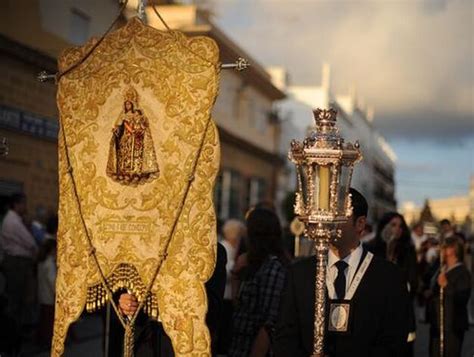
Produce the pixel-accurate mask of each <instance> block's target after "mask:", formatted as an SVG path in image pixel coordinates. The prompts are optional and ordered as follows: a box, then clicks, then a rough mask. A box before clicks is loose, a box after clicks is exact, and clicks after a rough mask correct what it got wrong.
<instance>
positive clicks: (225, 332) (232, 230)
mask: <svg viewBox="0 0 474 357" xmlns="http://www.w3.org/2000/svg"><path fill="white" fill-rule="evenodd" d="M222 235H223V239H222V241H221V244H222V246H223V247H224V248H225V251H226V254H227V264H226V266H225V269H226V283H225V292H224V301H223V305H222V312H221V316H220V319H219V320H220V321H219V339H218V351H219V353H220V354H227V351H228V349H229V345H230V340H231V338H232V335H231V331H232V314H233V300H234V298H235V294H236V292H235V291H233V289H232V271H233V269H234V266H235V261H236V259H237V257H238V255H239V254H238V253H239V251H240V247H241V246H242V244H243V239H244V236H245V235H246V232H245V225H244V224H243V223H242V222H241V221H239V220H237V219H229V220H228V221H226V222H225V223H224V226H223V227H222Z"/></svg>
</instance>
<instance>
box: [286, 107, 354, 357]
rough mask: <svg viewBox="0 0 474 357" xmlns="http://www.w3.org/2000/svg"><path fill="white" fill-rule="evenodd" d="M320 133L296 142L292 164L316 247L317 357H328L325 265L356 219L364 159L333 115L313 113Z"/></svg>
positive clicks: (299, 204) (299, 205)
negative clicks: (358, 169) (357, 169)
mask: <svg viewBox="0 0 474 357" xmlns="http://www.w3.org/2000/svg"><path fill="white" fill-rule="evenodd" d="M313 113H314V119H315V121H316V127H315V131H313V132H312V133H311V134H310V136H309V137H307V138H305V139H304V141H303V142H302V143H301V142H298V141H296V140H293V141H292V142H291V149H290V152H289V154H288V156H289V159H290V160H291V161H292V162H293V163H294V164H295V165H296V172H297V189H296V200H295V207H294V209H295V214H296V215H297V216H298V218H299V219H300V220H301V221H302V222H303V223H304V224H305V235H306V237H307V238H309V239H311V240H313V241H314V242H315V251H316V264H317V267H316V276H315V279H316V284H315V306H314V307H315V316H314V344H313V357H316V356H322V355H323V349H324V346H323V340H324V335H325V316H326V315H325V310H326V305H325V303H326V301H325V300H326V296H325V294H326V265H327V257H328V249H329V243H330V242H331V241H333V240H336V239H338V237H340V235H341V230H340V228H339V227H338V226H339V225H340V224H341V223H345V222H347V220H348V218H349V217H350V216H351V215H352V204H351V197H350V194H349V188H350V184H351V179H352V172H353V170H354V165H355V164H356V163H357V162H358V161H360V160H361V159H362V155H361V152H360V148H359V143H358V142H356V143H355V144H351V143H344V139H343V138H342V137H341V136H340V135H339V131H338V129H337V127H336V116H337V112H336V111H335V110H334V109H329V110H322V109H317V110H314V112H313Z"/></svg>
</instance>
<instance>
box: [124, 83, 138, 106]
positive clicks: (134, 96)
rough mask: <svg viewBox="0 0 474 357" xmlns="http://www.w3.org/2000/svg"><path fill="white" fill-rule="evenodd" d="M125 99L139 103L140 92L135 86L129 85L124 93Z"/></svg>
mask: <svg viewBox="0 0 474 357" xmlns="http://www.w3.org/2000/svg"><path fill="white" fill-rule="evenodd" d="M123 99H124V100H125V101H130V102H132V103H138V93H137V91H136V90H135V88H133V87H131V86H130V87H128V88H127V89H126V90H125V92H124V93H123Z"/></svg>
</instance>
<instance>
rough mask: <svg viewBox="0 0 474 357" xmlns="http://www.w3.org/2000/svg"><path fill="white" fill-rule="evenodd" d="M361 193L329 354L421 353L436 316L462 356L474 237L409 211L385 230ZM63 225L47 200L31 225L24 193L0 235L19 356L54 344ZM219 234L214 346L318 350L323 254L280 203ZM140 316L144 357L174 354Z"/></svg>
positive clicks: (5, 322) (343, 246) (251, 352)
mask: <svg viewBox="0 0 474 357" xmlns="http://www.w3.org/2000/svg"><path fill="white" fill-rule="evenodd" d="M351 194H352V202H353V208H354V210H353V212H354V213H353V216H352V217H351V218H350V219H349V221H348V222H347V223H346V224H344V225H342V226H341V237H340V238H339V239H338V240H336V241H334V242H333V243H332V244H331V245H330V250H329V259H328V265H327V280H326V287H327V297H328V299H327V300H328V308H327V310H328V313H329V315H328V320H329V322H328V326H327V336H326V340H325V355H327V356H331V357H339V356H348V355H351V356H407V357H409V356H414V343H415V341H416V338H417V335H416V331H417V323H419V322H420V321H421V322H423V323H428V324H430V340H429V344H430V346H429V351H430V356H431V357H438V356H439V351H440V324H443V325H444V329H443V331H444V351H445V353H444V357H457V356H460V355H461V349H462V345H463V339H464V334H465V332H466V330H467V329H468V327H469V317H468V308H467V306H468V301H469V298H470V295H471V286H472V281H471V273H470V270H471V266H470V264H466V263H465V262H466V261H468V259H467V257H470V255H471V251H470V246H469V243H470V241H469V240H467V239H466V237H465V236H464V235H463V234H462V233H459V232H457V231H456V229H455V227H454V226H453V225H452V224H451V223H450V222H449V221H448V220H446V219H445V220H442V221H441V222H439V233H438V234H431V235H427V234H425V233H424V225H423V223H422V222H420V223H417V224H415V225H414V226H413V227H412V229H411V230H410V228H409V226H408V225H407V223H406V221H405V219H404V217H403V216H402V215H401V214H399V213H397V212H388V213H386V214H385V215H384V216H383V217H382V218H381V219H380V220H379V222H374V223H375V224H374V225H373V227H375V229H373V228H372V225H369V223H368V222H367V217H368V210H369V207H368V204H367V202H366V200H365V198H364V197H363V196H362V195H361V194H360V193H359V192H357V191H356V190H353V189H351ZM56 230H57V217H56V216H55V215H50V216H49V217H48V216H47V214H46V212H45V211H44V210H42V209H40V210H38V212H37V214H36V217H35V220H33V221H31V222H29V221H28V220H27V215H26V197H25V196H24V195H14V196H12V198H11V201H10V206H9V209H8V211H7V212H6V213H5V215H4V216H3V218H2V222H1V233H0V252H1V258H0V262H1V263H0V274H1V276H2V277H3V280H4V283H3V284H1V283H0V299H1V301H0V321H1V323H0V353H2V352H4V353H11V355H12V356H13V355H15V353H17V352H18V351H19V348H20V345H21V343H22V338H24V336H25V335H26V336H27V335H28V334H29V335H30V336H31V334H32V331H35V332H34V338H35V339H37V341H38V343H39V344H40V345H42V346H44V347H45V348H47V347H48V346H49V344H50V341H51V336H52V322H53V316H54V281H55V272H56V262H55V255H56V240H55V236H56ZM219 235H220V238H219V243H218V249H217V263H216V269H215V272H214V275H213V276H212V277H211V279H210V280H209V281H208V283H207V284H206V291H207V295H208V315H207V324H208V326H209V330H210V333H211V340H212V352H213V355H215V356H218V355H222V356H229V357H231V356H232V357H233V356H238V357H241V356H252V357H257V356H277V357H278V356H281V357H286V356H309V355H311V354H312V350H313V328H314V309H315V306H314V305H315V304H314V302H315V297H314V284H315V282H314V277H315V273H316V261H315V257H314V255H313V256H308V257H293V256H292V254H291V252H290V251H289V249H287V247H286V246H285V244H284V235H285V232H284V230H283V228H282V225H281V223H280V220H279V218H278V215H277V214H276V212H275V209H274V208H273V207H272V206H271V205H268V204H260V205H257V206H256V207H254V208H252V209H251V210H249V212H248V213H247V215H246V218H245V222H242V221H239V220H236V219H232V220H228V221H226V222H225V223H224V224H223V226H222V227H221V229H219ZM2 285H3V289H2ZM441 290H442V292H443V294H441V293H440V291H441ZM440 296H442V299H443V309H441V308H440V304H441V303H440ZM116 299H117V301H118V304H119V308H120V311H121V312H122V313H123V314H124V315H131V314H133V313H134V312H135V310H136V308H137V305H138V304H137V300H136V298H135V297H134V296H133V295H130V294H128V293H127V292H126V291H125V292H120V293H119V294H118V295H117V296H116ZM337 309H343V310H344V311H345V312H346V313H347V318H346V320H344V321H345V324H344V321H343V323H342V324H341V325H338V322H334V321H332V320H331V319H332V317H334V316H336V315H334V316H333V315H332V314H333V313H334V311H336V310H337ZM338 311H339V310H338ZM440 311H443V315H442V317H443V318H442V319H441V318H440V316H441V315H440ZM420 312H422V313H420ZM344 316H345V315H344ZM336 317H337V316H336ZM339 317H340V316H339ZM137 324H138V328H137V332H136V341H135V350H136V355H137V356H138V357H140V356H145V355H157V356H173V355H174V354H173V349H172V346H171V341H170V340H169V338H168V337H167V336H166V333H165V332H164V330H163V327H162V326H161V323H160V322H159V321H152V320H151V319H149V318H147V317H146V316H144V314H141V316H140V318H139V319H138V320H137ZM332 324H335V325H334V326H333V325H332ZM111 325H112V327H111V329H110V331H109V333H110V336H109V339H108V340H109V341H111V342H110V344H111V348H108V351H109V356H110V357H112V356H118V355H120V349H121V343H122V342H121V341H122V340H121V339H122V332H123V331H121V328H122V327H121V325H120V324H119V323H118V320H117V319H115V320H114V321H112V324H111ZM144 336H145V337H144ZM150 336H152V337H150ZM146 351H148V352H146ZM150 351H151V352H150ZM153 351H154V352H153ZM157 351H158V352H157ZM153 353H155V354H153Z"/></svg>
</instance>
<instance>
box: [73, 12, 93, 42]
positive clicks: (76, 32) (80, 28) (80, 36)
mask: <svg viewBox="0 0 474 357" xmlns="http://www.w3.org/2000/svg"><path fill="white" fill-rule="evenodd" d="M90 22H91V21H90V17H89V16H87V15H86V14H85V13H83V12H82V11H80V10H78V9H75V8H72V9H71V20H70V27H69V40H70V41H71V42H72V43H73V44H75V45H82V44H83V43H85V42H86V41H87V39H88V38H89V32H90Z"/></svg>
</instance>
